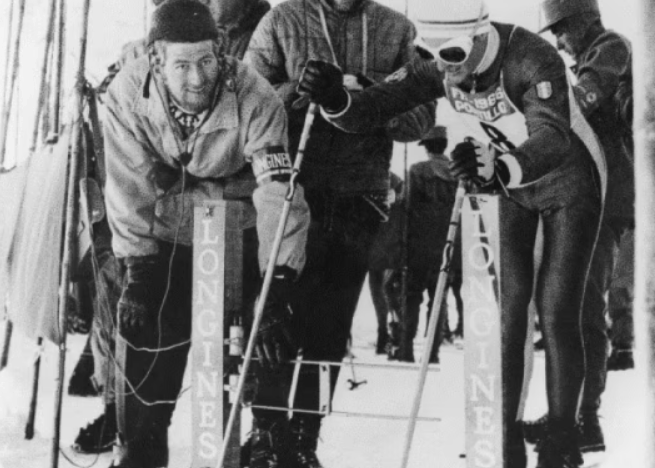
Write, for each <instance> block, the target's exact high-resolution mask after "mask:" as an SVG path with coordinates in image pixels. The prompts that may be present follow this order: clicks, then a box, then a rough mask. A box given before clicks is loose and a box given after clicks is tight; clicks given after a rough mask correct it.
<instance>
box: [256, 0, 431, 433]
mask: <svg viewBox="0 0 655 468" xmlns="http://www.w3.org/2000/svg"><path fill="white" fill-rule="evenodd" d="M415 36H416V30H415V28H414V26H413V24H412V23H411V22H410V21H409V20H407V18H405V17H404V16H403V15H401V14H400V13H398V12H396V11H394V10H392V9H390V8H387V7H385V6H382V5H380V4H378V3H376V2H374V1H371V0H363V1H361V2H358V3H357V5H356V6H355V7H354V9H353V10H351V11H348V12H342V11H338V10H337V9H335V7H334V6H333V5H332V4H331V3H330V2H328V1H326V0H290V1H287V2H284V3H281V4H280V5H278V6H276V7H275V8H273V9H272V10H271V11H270V12H269V13H268V14H267V15H266V16H264V18H263V19H262V21H261V22H260V23H259V26H258V27H257V30H256V31H255V33H254V34H253V37H252V40H251V42H250V45H249V48H248V52H246V56H245V59H244V60H245V61H246V62H249V63H251V64H252V65H254V67H255V68H256V69H257V71H258V72H259V73H260V74H261V75H262V76H264V77H265V78H266V79H268V80H269V81H270V82H271V84H272V85H273V86H274V87H275V89H276V90H277V92H278V94H279V96H280V97H281V98H282V100H283V101H284V102H285V107H286V109H287V112H288V115H289V142H290V151H291V153H292V154H293V153H295V151H296V149H297V147H298V143H299V140H300V134H301V131H302V126H303V122H304V119H305V114H306V107H303V108H300V109H298V108H295V107H296V106H292V104H293V103H294V101H295V100H296V99H297V98H298V94H297V93H296V86H297V84H298V80H299V78H300V75H301V73H302V70H303V67H304V65H305V63H306V61H307V60H308V59H310V58H321V59H323V60H328V61H330V62H332V63H335V64H337V65H338V66H339V67H341V69H342V70H343V72H344V73H345V74H346V79H347V83H346V84H347V86H349V87H350V88H351V89H362V88H363V86H366V85H368V84H369V83H370V82H371V81H373V82H375V81H381V80H382V79H384V78H385V77H386V76H387V75H389V74H391V73H392V72H394V71H395V70H396V69H398V68H399V67H400V66H402V65H403V64H404V63H405V62H407V61H409V60H411V59H412V58H413V57H414V54H415V50H414V46H413V41H414V38H415ZM421 104H424V103H421ZM434 109H435V104H434V103H427V105H421V106H419V108H418V109H415V110H414V109H411V108H408V109H407V111H410V112H409V114H408V115H406V117H407V118H408V119H412V118H413V117H414V114H412V112H416V113H417V114H423V115H427V117H426V118H425V119H424V120H423V121H422V125H417V126H415V127H413V129H414V128H415V130H414V135H413V136H410V138H408V140H412V139H413V140H418V139H420V138H421V136H422V135H423V133H424V132H425V131H427V130H428V129H429V128H430V127H432V126H433V125H434ZM409 121H410V122H411V120H409ZM385 124H386V122H385ZM385 127H386V125H381V128H375V129H373V128H371V129H368V130H367V131H365V132H363V133H361V134H357V135H354V134H351V133H347V132H344V131H342V130H340V129H338V128H336V127H334V126H333V125H331V124H330V123H329V122H327V121H326V120H325V119H324V118H323V117H322V116H320V115H317V116H316V118H315V120H314V124H313V127H312V129H311V134H310V137H309V140H308V142H307V147H306V149H305V157H304V159H303V166H302V168H301V171H300V178H299V180H300V182H301V184H302V185H303V187H304V188H305V193H306V197H307V202H308V204H309V206H310V210H311V226H310V231H309V237H308V241H307V265H306V268H305V270H304V272H303V275H302V276H301V278H300V279H299V283H300V287H299V288H298V291H299V292H301V294H300V295H299V297H298V298H297V301H295V303H294V317H295V318H296V320H297V321H298V324H297V326H298V337H299V340H300V341H301V346H302V347H303V350H304V358H305V359H312V360H328V361H341V360H342V359H343V357H344V355H345V353H346V346H347V342H348V339H349V336H350V328H351V324H352V319H353V315H354V313H355V310H356V307H357V302H358V299H359V296H360V293H361V290H362V287H363V283H364V279H365V277H366V273H367V270H368V252H369V249H370V246H371V244H372V242H373V238H374V236H375V233H376V231H377V229H378V226H379V223H380V221H381V219H382V218H383V216H386V215H387V210H388V206H387V205H386V203H385V202H386V199H387V192H388V190H389V167H390V159H391V155H392V149H393V138H396V135H394V129H393V128H391V129H390V128H385ZM338 370H339V368H338V367H337V368H333V369H332V372H331V377H332V389H334V385H335V384H336V379H337V376H338ZM286 399H287V395H286V392H282V391H280V387H277V388H272V389H271V397H270V404H271V405H272V406H284V405H285V403H286ZM318 399H319V381H318V368H317V367H316V366H309V365H307V366H303V368H302V370H301V373H300V378H299V382H298V391H297V393H296V399H295V405H294V406H295V407H296V408H301V409H311V410H317V409H318V406H319V403H318ZM271 417H274V415H271ZM299 419H304V420H305V422H306V421H308V420H310V419H312V422H311V425H312V426H313V429H314V432H317V431H318V426H320V419H319V418H312V417H310V416H303V415H298V413H295V414H294V417H293V420H292V425H293V424H294V423H295V421H296V420H299Z"/></svg>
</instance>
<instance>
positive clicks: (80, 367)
mask: <svg viewBox="0 0 655 468" xmlns="http://www.w3.org/2000/svg"><path fill="white" fill-rule="evenodd" d="M94 370H95V367H94V362H93V354H92V352H91V335H90V334H89V337H88V338H87V340H86V344H85V345H84V350H83V351H82V354H80V358H79V359H78V361H77V364H75V369H73V374H72V375H71V378H70V380H69V381H68V394H69V395H71V396H82V397H87V396H97V395H98V394H99V392H98V389H96V387H95V385H93V381H92V380H91V377H93V372H94Z"/></svg>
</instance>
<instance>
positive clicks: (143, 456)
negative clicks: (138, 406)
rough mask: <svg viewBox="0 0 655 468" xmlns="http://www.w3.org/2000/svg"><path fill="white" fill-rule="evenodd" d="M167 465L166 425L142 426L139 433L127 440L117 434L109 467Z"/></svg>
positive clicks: (155, 466) (164, 466)
mask: <svg viewBox="0 0 655 468" xmlns="http://www.w3.org/2000/svg"><path fill="white" fill-rule="evenodd" d="M167 466H168V426H166V427H162V426H160V425H152V426H150V427H147V428H146V427H143V428H141V431H140V434H138V436H136V437H134V438H132V439H131V440H129V441H125V440H123V438H122V437H121V436H120V434H119V436H118V442H117V443H116V445H115V447H114V460H113V462H112V465H111V467H113V468H166V467H167ZM111 467H110V468H111Z"/></svg>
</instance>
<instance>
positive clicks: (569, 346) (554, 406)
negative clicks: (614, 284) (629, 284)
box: [499, 162, 600, 466]
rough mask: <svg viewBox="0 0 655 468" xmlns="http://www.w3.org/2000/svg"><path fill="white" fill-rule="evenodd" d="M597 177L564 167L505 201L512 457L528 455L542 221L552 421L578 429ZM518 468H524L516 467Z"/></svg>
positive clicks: (504, 298) (504, 302)
mask: <svg viewBox="0 0 655 468" xmlns="http://www.w3.org/2000/svg"><path fill="white" fill-rule="evenodd" d="M592 177H593V172H592V171H591V168H590V167H589V166H588V165H586V164H583V162H577V166H576V165H575V164H574V165H573V167H571V165H569V166H568V167H562V169H561V170H558V171H557V172H556V173H552V174H549V175H548V176H545V177H544V178H542V180H540V181H539V182H537V183H536V184H532V185H531V186H527V187H525V188H521V189H517V190H514V191H512V192H511V198H507V197H505V196H501V197H500V206H501V219H500V233H499V239H500V249H501V256H500V269H501V272H502V273H501V279H502V281H501V283H502V285H504V286H503V287H502V288H501V297H500V299H501V306H502V317H501V319H502V330H503V340H502V344H503V345H502V359H503V367H504V369H505V370H506V371H505V372H503V389H504V391H503V393H504V397H505V405H504V418H505V421H508V427H507V447H508V450H509V451H510V452H512V451H516V452H517V453H521V452H523V453H524V452H525V448H524V444H523V439H522V434H521V430H520V425H519V423H518V422H517V421H516V419H517V412H518V409H519V404H520V397H521V391H522V385H523V378H524V375H523V371H524V346H525V340H526V330H527V320H528V315H529V314H528V305H529V303H530V299H531V296H532V294H533V277H534V276H533V275H534V261H533V258H534V245H535V238H536V232H537V225H538V221H539V217H540V216H541V218H542V219H543V226H544V245H543V261H542V265H541V268H540V270H539V272H538V277H537V280H536V283H535V288H536V289H535V291H534V294H535V298H536V302H537V306H538V310H539V318H540V322H541V324H542V333H543V336H544V340H545V349H546V391H547V399H548V408H549V418H550V419H551V420H553V421H557V422H558V426H560V425H561V426H564V427H570V428H573V427H574V426H575V424H576V417H577V410H578V402H579V399H580V393H581V390H582V381H583V372H584V351H583V347H582V333H581V307H582V300H583V294H584V285H585V281H586V277H587V273H588V268H589V264H590V261H591V255H592V252H593V246H594V243H595V240H596V237H597V232H598V223H599V216H600V200H599V195H598V191H597V188H596V185H595V184H594V181H593V180H592ZM517 458H518V459H520V460H522V459H523V458H524V457H523V456H517ZM520 465H524V462H523V461H520V462H519V464H517V465H516V466H520Z"/></svg>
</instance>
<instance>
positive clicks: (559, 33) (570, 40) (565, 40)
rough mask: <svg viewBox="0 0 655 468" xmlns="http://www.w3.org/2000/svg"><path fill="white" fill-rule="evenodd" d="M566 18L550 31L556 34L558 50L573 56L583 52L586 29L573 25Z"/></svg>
mask: <svg viewBox="0 0 655 468" xmlns="http://www.w3.org/2000/svg"><path fill="white" fill-rule="evenodd" d="M572 26H573V25H572V23H571V22H570V21H567V20H566V19H564V20H562V21H560V22H559V23H556V24H555V25H554V26H553V27H552V28H550V31H551V32H552V33H553V35H554V36H555V41H556V45H557V50H563V51H564V52H566V53H567V54H569V55H570V56H571V57H577V56H578V55H579V54H580V53H581V52H582V40H583V35H584V31H583V30H582V28H574V27H572Z"/></svg>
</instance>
